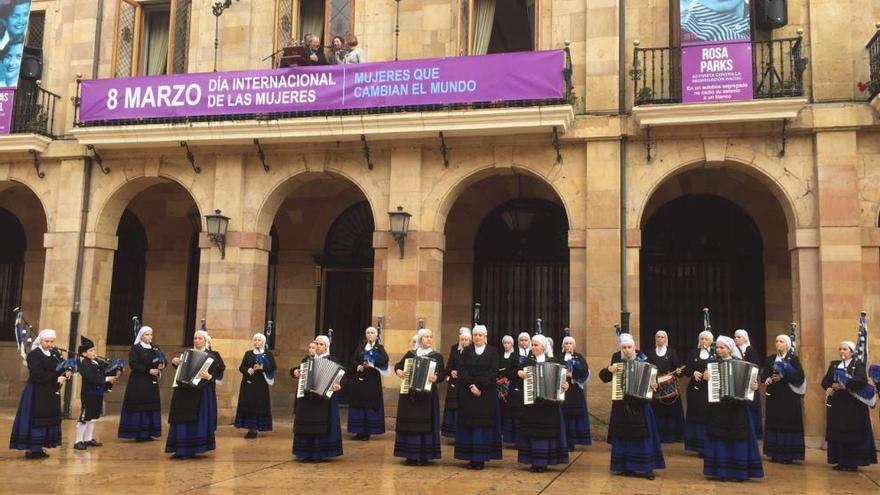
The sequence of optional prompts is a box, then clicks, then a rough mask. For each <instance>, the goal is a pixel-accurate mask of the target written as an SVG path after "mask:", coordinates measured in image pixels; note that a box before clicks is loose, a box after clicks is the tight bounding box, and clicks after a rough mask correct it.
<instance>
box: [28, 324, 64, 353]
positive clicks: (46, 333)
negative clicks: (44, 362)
mask: <svg viewBox="0 0 880 495" xmlns="http://www.w3.org/2000/svg"><path fill="white" fill-rule="evenodd" d="M45 338H53V339H57V338H58V335H56V334H55V330H52V329H51V328H46V329H44V330H42V331H41V332H40V333H39V334H38V335H37V338H35V339H34V343H33V344H31V350H34V349H38V348H39V349H40V350H42V348H40V343H41V342H43V339H45ZM43 354H46V355H47V356H48V354H47V353H46V351H43Z"/></svg>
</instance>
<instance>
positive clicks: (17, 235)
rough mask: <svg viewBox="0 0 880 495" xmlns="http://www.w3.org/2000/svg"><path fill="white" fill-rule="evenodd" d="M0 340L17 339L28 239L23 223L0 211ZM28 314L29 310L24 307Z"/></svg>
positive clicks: (6, 211)
mask: <svg viewBox="0 0 880 495" xmlns="http://www.w3.org/2000/svg"><path fill="white" fill-rule="evenodd" d="M0 232H2V233H3V242H0V340H13V341H14V340H15V332H14V325H15V313H13V312H12V310H13V309H15V308H16V307H18V306H20V305H21V291H22V286H23V285H24V252H25V250H26V249H27V239H26V238H25V234H24V228H23V227H22V226H21V222H19V221H18V218H17V217H16V216H15V215H13V214H12V213H11V212H10V211H8V210H5V209H3V208H0ZM22 310H23V311H25V315H27V310H28V308H22Z"/></svg>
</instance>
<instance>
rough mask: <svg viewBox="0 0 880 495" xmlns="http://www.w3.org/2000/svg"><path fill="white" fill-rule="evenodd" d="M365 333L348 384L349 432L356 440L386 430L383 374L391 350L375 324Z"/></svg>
mask: <svg viewBox="0 0 880 495" xmlns="http://www.w3.org/2000/svg"><path fill="white" fill-rule="evenodd" d="M364 335H365V338H364V340H363V342H361V345H360V346H358V347H357V349H355V352H354V356H353V357H352V365H353V367H354V369H355V376H354V378H352V379H351V381H350V382H349V385H348V387H349V388H348V432H349V433H353V434H354V440H363V441H367V440H369V439H370V435H381V434H382V433H385V403H384V401H383V398H382V374H383V373H387V372H388V354H387V353H386V352H385V348H384V347H383V346H382V344H380V343H379V341H378V337H379V331H378V330H376V327H367V329H366V330H365V331H364Z"/></svg>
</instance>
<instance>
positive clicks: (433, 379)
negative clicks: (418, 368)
mask: <svg viewBox="0 0 880 495" xmlns="http://www.w3.org/2000/svg"><path fill="white" fill-rule="evenodd" d="M399 373H400V375H401V377H402V376H403V371H401V372H399ZM428 381H429V382H431V383H437V373H431V376H429V377H428Z"/></svg>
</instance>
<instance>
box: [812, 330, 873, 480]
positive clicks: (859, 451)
mask: <svg viewBox="0 0 880 495" xmlns="http://www.w3.org/2000/svg"><path fill="white" fill-rule="evenodd" d="M838 352H839V353H840V360H835V361H831V364H830V365H828V371H826V372H825V376H824V377H823V378H822V388H823V389H825V397H826V399H825V405H826V406H827V407H826V408H825V410H826V411H827V412H826V419H825V440H827V441H828V464H833V465H834V469H835V470H836V471H850V472H855V471H858V469H859V466H869V465H871V464H877V451H876V450H875V449H874V432H873V429H872V427H871V418H870V416H869V414H868V405H867V404H866V403H865V402H864V399H863V398H861V397H860V396H859V395H858V392H859V391H860V390H862V389H863V388H864V386H865V384H866V383H867V382H868V376H867V374H866V372H865V363H863V362H861V360H859V359H857V358H855V357H854V356H853V355H854V354H855V352H856V344H855V343H854V342H851V341H848V340H847V341H843V342H841V343H840V345H839V346H838Z"/></svg>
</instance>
